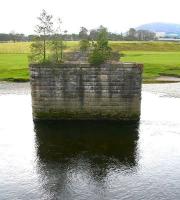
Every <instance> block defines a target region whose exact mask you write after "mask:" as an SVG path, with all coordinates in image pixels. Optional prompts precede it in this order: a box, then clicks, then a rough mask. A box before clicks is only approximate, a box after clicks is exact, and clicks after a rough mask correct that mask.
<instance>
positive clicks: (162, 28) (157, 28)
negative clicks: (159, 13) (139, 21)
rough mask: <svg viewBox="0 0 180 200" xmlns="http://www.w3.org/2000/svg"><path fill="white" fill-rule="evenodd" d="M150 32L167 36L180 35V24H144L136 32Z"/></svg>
mask: <svg viewBox="0 0 180 200" xmlns="http://www.w3.org/2000/svg"><path fill="white" fill-rule="evenodd" d="M140 29H143V30H149V31H153V32H156V33H157V32H164V33H165V34H177V35H180V24H173V23H150V24H144V25H141V26H139V27H137V28H136V30H140Z"/></svg>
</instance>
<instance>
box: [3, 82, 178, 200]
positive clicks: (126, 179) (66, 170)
mask: <svg viewBox="0 0 180 200" xmlns="http://www.w3.org/2000/svg"><path fill="white" fill-rule="evenodd" d="M6 199H8V200H30V199H32V200H36V199H37V200H41V199H42V200H56V199H57V200H58V199H59V200H116V199H117V200H120V199H123V200H124V199H126V200H129V199H130V200H141V199H143V200H157V199H160V200H166V199H167V200H179V199H180V84H179V83H175V84H163V85H158V84H153V85H144V86H143V93H142V114H141V119H140V122H139V123H136V124H128V123H126V124H122V123H115V122H114V123H112V122H111V123H107V122H106V123H105V122H59V123H55V122H41V123H33V121H32V115H31V96H30V89H29V84H27V83H23V84H22V83H19V84H9V83H1V84H0V200H6Z"/></svg>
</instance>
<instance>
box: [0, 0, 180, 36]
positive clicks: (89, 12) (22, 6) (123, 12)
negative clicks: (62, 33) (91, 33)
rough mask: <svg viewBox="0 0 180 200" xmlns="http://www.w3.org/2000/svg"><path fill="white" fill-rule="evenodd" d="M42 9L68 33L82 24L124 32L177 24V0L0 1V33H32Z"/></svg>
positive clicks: (179, 2)
mask: <svg viewBox="0 0 180 200" xmlns="http://www.w3.org/2000/svg"><path fill="white" fill-rule="evenodd" d="M42 9H45V10H46V11H47V12H48V13H50V14H53V15H54V16H56V17H60V18H61V19H62V21H63V25H64V29H67V30H68V32H71V33H72V32H78V31H79V28H80V27H81V26H85V27H86V28H88V29H92V28H96V27H98V26H99V25H104V26H106V27H107V28H108V29H109V30H110V31H112V32H124V31H126V30H127V29H128V28H130V27H137V26H139V25H141V24H145V23H150V22H172V23H179V24H180V0H0V33H2V32H6V33H9V32H11V31H12V30H14V31H15V32H19V33H25V34H30V33H33V32H34V31H33V30H34V26H35V25H36V24H37V23H38V22H37V16H39V14H40V12H41V10H42Z"/></svg>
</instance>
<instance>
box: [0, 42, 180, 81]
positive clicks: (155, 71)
mask: <svg viewBox="0 0 180 200" xmlns="http://www.w3.org/2000/svg"><path fill="white" fill-rule="evenodd" d="M30 44H31V43H30V42H17V43H0V80H8V81H28V80H29V71H28V58H27V56H28V54H29V52H30ZM110 44H111V46H112V48H113V49H114V50H117V51H121V52H122V53H123V54H124V57H122V58H121V60H122V61H124V62H140V63H144V73H143V81H144V82H156V79H157V78H158V77H159V76H161V75H166V76H168V75H169V76H175V77H180V43H179V42H111V43H110ZM67 47H68V50H73V49H75V48H77V47H78V42H74V41H73V42H67Z"/></svg>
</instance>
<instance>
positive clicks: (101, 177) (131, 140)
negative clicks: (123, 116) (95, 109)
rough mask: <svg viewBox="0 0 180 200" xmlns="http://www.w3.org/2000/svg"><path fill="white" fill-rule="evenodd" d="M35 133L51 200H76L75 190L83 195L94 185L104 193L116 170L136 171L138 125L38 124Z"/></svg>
mask: <svg viewBox="0 0 180 200" xmlns="http://www.w3.org/2000/svg"><path fill="white" fill-rule="evenodd" d="M35 132H36V148H37V157H38V167H37V168H38V171H39V173H40V175H41V179H42V180H41V181H40V182H42V183H43V189H45V190H46V192H48V198H50V197H51V199H54V198H56V197H57V196H58V197H61V198H64V199H71V198H73V199H76V198H75V196H74V194H72V193H73V192H75V191H76V189H78V190H80V189H82V190H83V192H80V191H76V192H77V193H81V194H84V195H85V194H87V193H88V192H90V191H92V188H93V187H95V185H96V189H97V188H99V187H100V188H99V189H100V190H102V189H103V188H104V187H106V185H108V184H106V181H107V178H108V176H109V175H110V174H111V173H112V172H114V171H116V170H117V171H119V170H120V171H121V172H122V173H135V172H136V168H137V140H138V124H122V123H117V122H108V123H107V122H85V121H83V122H77V121H74V122H70V121H69V122H36V123H35ZM97 185H99V187H98V186H97ZM84 190H87V192H85V191H84ZM51 195H52V196H51ZM72 195H73V197H71V196H72ZM90 196H91V195H90V194H89V198H90ZM93 196H94V195H93ZM87 197H88V194H87Z"/></svg>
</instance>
